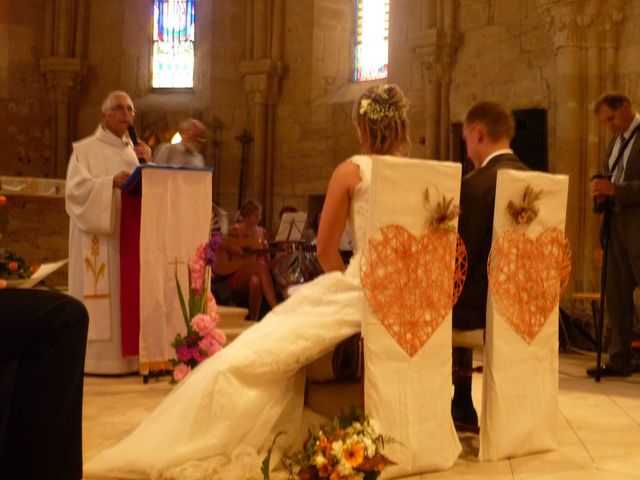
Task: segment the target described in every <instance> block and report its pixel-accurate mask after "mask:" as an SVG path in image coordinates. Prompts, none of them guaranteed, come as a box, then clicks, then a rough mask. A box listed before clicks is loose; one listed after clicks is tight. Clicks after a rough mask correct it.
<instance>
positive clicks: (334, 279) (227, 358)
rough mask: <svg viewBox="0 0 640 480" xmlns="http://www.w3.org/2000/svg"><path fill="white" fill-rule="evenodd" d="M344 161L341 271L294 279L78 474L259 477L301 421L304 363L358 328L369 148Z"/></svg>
mask: <svg viewBox="0 0 640 480" xmlns="http://www.w3.org/2000/svg"><path fill="white" fill-rule="evenodd" d="M351 161H352V162H354V163H355V164H357V165H358V166H359V167H360V176H361V182H360V184H359V185H358V186H357V187H356V189H355V192H354V196H353V200H352V204H351V210H350V213H349V223H350V226H351V228H352V230H353V232H355V249H354V256H353V258H352V260H351V262H350V264H349V266H348V267H347V270H346V272H344V273H341V272H332V273H327V274H324V275H322V276H320V277H318V278H317V279H315V280H314V281H312V282H310V283H309V284H307V285H305V286H303V287H302V288H300V289H299V290H298V291H297V292H296V293H295V295H294V296H293V297H291V298H290V299H288V300H287V301H286V302H284V303H282V304H280V305H278V306H277V307H276V308H275V309H274V310H273V311H272V312H271V313H269V314H268V315H267V316H266V317H265V318H264V319H263V320H262V321H261V322H260V323H258V324H256V325H255V326H253V327H251V328H249V329H248V330H247V331H245V332H244V333H243V334H242V335H240V336H239V337H238V338H237V339H236V340H234V341H233V343H231V344H230V345H229V346H228V347H226V348H225V349H223V350H222V351H221V352H219V353H218V354H216V355H215V356H213V357H211V358H209V359H208V360H206V361H205V362H204V363H202V364H201V365H200V366H199V367H198V368H196V369H195V370H194V371H193V372H192V373H191V374H190V376H189V377H188V378H187V379H186V380H184V381H182V383H180V384H179V385H178V386H177V387H176V388H175V390H174V391H173V392H171V394H170V395H169V396H168V397H167V398H166V399H165V400H164V401H163V402H162V403H161V404H160V405H159V406H158V408H157V409H156V410H155V411H154V412H153V413H151V415H149V417H148V418H147V419H146V420H145V421H144V422H143V423H142V424H141V425H140V426H139V427H138V428H137V429H136V430H135V431H133V433H131V434H130V435H129V436H128V437H126V438H125V439H124V440H122V441H121V442H120V443H119V444H117V445H116V446H114V447H112V448H110V449H108V450H106V451H104V452H102V453H101V454H99V455H98V456H97V457H95V458H94V459H93V460H91V461H90V462H88V464H87V465H85V478H127V479H162V480H168V479H171V480H205V479H207V480H247V479H253V478H255V479H261V478H262V475H261V474H260V463H261V461H262V458H263V457H264V455H265V453H266V451H267V449H268V448H269V446H270V445H271V442H272V440H273V437H274V435H275V434H276V433H277V432H279V431H281V430H284V431H286V432H288V433H289V435H287V436H284V437H280V439H279V440H278V446H285V445H286V443H287V442H288V441H289V442H291V441H293V439H294V438H295V432H298V431H299V429H300V424H301V419H302V410H303V397H304V368H303V367H304V366H305V365H307V364H308V363H310V362H311V361H313V360H315V359H316V358H319V357H320V356H322V355H323V354H325V353H327V352H328V351H330V350H331V349H332V347H334V346H335V345H336V344H337V343H338V342H340V341H341V340H344V339H345V338H347V337H349V336H350V335H352V334H354V333H357V332H358V331H360V327H361V319H362V315H363V311H364V307H365V303H364V302H366V299H365V297H364V294H363V291H362V286H361V283H360V250H359V249H361V248H362V247H363V246H364V245H365V243H366V241H367V239H366V238H365V237H366V233H365V232H366V231H367V221H368V218H369V212H368V208H369V190H370V188H369V187H370V179H371V157H368V156H361V155H360V156H355V157H352V158H351ZM274 463H275V459H274V461H272V465H273V464H274Z"/></svg>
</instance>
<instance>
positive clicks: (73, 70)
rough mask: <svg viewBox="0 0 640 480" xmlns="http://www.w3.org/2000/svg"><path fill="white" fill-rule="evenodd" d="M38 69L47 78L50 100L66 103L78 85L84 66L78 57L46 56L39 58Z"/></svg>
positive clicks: (69, 100) (71, 97)
mask: <svg viewBox="0 0 640 480" xmlns="http://www.w3.org/2000/svg"><path fill="white" fill-rule="evenodd" d="M40 71H41V72H42V73H44V75H45V77H46V79H47V86H48V87H49V92H50V93H49V97H50V100H51V101H52V102H55V103H59V104H68V103H70V102H71V101H72V100H73V97H74V95H75V92H76V91H77V90H78V88H79V87H80V79H81V78H82V74H83V73H84V68H83V65H82V61H81V60H80V59H79V58H69V57H48V58H43V59H42V60H40Z"/></svg>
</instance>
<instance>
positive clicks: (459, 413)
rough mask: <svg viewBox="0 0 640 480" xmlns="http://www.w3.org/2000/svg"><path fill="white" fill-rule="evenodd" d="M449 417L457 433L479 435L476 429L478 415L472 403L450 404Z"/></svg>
mask: <svg viewBox="0 0 640 480" xmlns="http://www.w3.org/2000/svg"><path fill="white" fill-rule="evenodd" d="M451 417H452V418H453V425H454V426H455V427H456V431H458V432H470V433H480V428H479V427H478V414H477V413H476V409H475V408H474V407H473V403H471V402H464V403H460V404H456V403H453V402H451Z"/></svg>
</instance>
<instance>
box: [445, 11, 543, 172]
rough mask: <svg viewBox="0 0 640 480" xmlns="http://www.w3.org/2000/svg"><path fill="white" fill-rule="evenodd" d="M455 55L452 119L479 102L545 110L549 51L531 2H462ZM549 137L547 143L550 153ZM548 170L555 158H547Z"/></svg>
mask: <svg viewBox="0 0 640 480" xmlns="http://www.w3.org/2000/svg"><path fill="white" fill-rule="evenodd" d="M460 32H461V33H462V38H463V41H462V45H461V46H460V49H459V50H458V54H457V58H456V62H455V67H454V69H453V78H452V85H451V97H450V104H451V117H452V121H453V122H461V121H462V120H463V118H464V114H465V112H466V110H467V109H468V108H469V106H470V105H471V104H472V103H473V102H475V101H477V100H480V99H486V98H490V99H494V100H500V101H503V102H505V103H506V104H507V105H509V106H510V107H511V108H512V109H525V108H544V109H547V110H548V121H549V132H552V131H553V130H554V125H555V123H554V118H555V117H554V115H555V109H554V105H553V101H552V97H551V91H552V90H553V88H554V81H555V57H554V48H553V44H552V41H551V37H550V34H549V32H548V31H547V29H546V25H545V23H544V20H543V18H542V16H541V15H540V12H539V10H538V6H537V4H536V1H535V0H521V1H512V0H461V4H460ZM553 143H554V142H553V136H550V138H549V151H550V153H552V152H553V151H554V148H553ZM549 164H550V170H551V171H553V170H554V158H553V155H551V156H550V161H549Z"/></svg>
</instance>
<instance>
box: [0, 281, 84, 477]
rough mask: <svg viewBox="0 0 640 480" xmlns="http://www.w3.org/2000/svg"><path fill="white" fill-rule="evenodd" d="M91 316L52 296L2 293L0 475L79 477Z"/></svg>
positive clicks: (72, 301) (61, 297)
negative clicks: (85, 362)
mask: <svg viewBox="0 0 640 480" xmlns="http://www.w3.org/2000/svg"><path fill="white" fill-rule="evenodd" d="M87 328H88V316H87V312H86V310H85V308H84V306H83V305H82V304H81V303H80V302H78V301H77V300H75V299H73V298H71V297H69V296H67V295H64V294H61V293H58V292H53V291H47V290H15V289H3V290H0V476H1V477H2V478H3V479H7V480H14V479H21V480H22V479H25V480H26V479H34V480H37V479H47V480H58V479H59V480H77V479H80V478H82V387H83V378H84V377H83V371H84V355H85V348H86V341H87Z"/></svg>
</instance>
